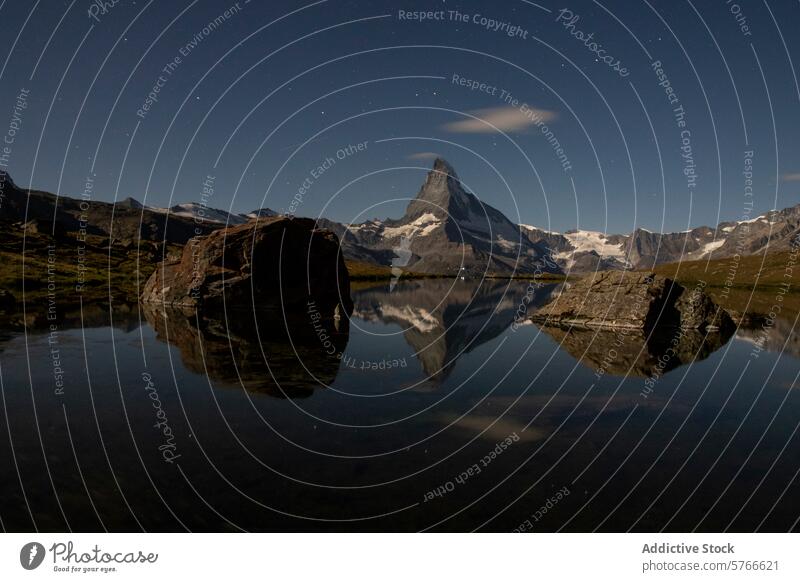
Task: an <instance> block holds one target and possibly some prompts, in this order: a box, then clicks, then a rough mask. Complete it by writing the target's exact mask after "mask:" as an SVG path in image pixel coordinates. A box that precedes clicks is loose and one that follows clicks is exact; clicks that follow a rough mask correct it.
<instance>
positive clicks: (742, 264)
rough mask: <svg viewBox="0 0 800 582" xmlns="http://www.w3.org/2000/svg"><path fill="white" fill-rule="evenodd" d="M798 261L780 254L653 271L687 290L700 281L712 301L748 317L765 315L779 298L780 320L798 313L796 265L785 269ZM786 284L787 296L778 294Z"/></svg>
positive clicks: (799, 270)
mask: <svg viewBox="0 0 800 582" xmlns="http://www.w3.org/2000/svg"><path fill="white" fill-rule="evenodd" d="M798 259H800V257H798V256H796V255H795V256H793V255H791V254H790V253H788V252H782V253H770V254H768V255H766V257H765V256H764V255H763V254H760V255H753V256H748V257H740V258H739V259H738V261H737V260H736V259H734V258H726V259H715V260H712V261H705V260H700V261H688V262H683V263H670V264H667V265H659V266H657V267H656V268H655V269H653V270H654V271H655V272H656V273H659V274H661V275H664V276H667V277H670V278H673V279H675V280H677V281H678V282H679V283H681V284H683V285H684V286H687V287H688V286H693V285H696V284H697V283H698V282H700V281H704V282H705V283H706V285H707V287H706V289H707V291H708V293H709V294H710V295H711V296H712V298H713V299H714V300H715V301H717V302H718V303H719V304H720V305H721V306H722V307H724V308H726V309H729V310H734V311H738V312H744V311H745V308H746V310H747V311H748V312H749V313H768V312H769V311H770V308H771V307H772V306H773V305H775V304H776V302H778V299H777V298H778V297H779V296H780V297H781V300H780V301H779V302H780V303H781V305H782V308H781V316H782V317H784V318H787V317H791V318H794V317H795V316H796V315H797V313H798V312H800V292H799V291H800V287H798V283H800V264H794V268H793V270H787V266H788V267H790V268H791V267H792V266H793V261H795V262H796V261H798ZM762 262H763V265H762ZM784 275H788V277H787V276H784ZM786 283H789V284H790V285H791V286H790V288H789V292H788V293H779V292H778V291H779V290H780V289H781V287H780V286H781V285H782V284H786Z"/></svg>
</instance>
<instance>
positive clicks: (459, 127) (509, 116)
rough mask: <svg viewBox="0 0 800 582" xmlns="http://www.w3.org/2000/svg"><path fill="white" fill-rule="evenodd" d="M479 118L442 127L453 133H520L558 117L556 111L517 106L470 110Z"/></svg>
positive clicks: (470, 112)
mask: <svg viewBox="0 0 800 582" xmlns="http://www.w3.org/2000/svg"><path fill="white" fill-rule="evenodd" d="M468 113H469V114H470V115H474V116H475V117H477V118H478V119H473V118H466V119H461V120H459V121H452V122H450V123H446V124H444V125H443V126H442V129H444V130H445V131H449V132H452V133H496V132H497V131H498V130H500V131H504V132H506V133H520V132H523V131H526V130H528V129H529V128H531V127H532V126H534V125H538V124H542V123H549V122H551V121H553V120H554V119H556V118H557V117H558V114H557V113H556V112H555V111H548V110H547V109H536V108H525V109H524V110H523V109H521V108H517V107H510V106H504V107H489V108H486V109H476V110H474V111H469V112H468Z"/></svg>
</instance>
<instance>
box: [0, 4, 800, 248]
mask: <svg viewBox="0 0 800 582" xmlns="http://www.w3.org/2000/svg"><path fill="white" fill-rule="evenodd" d="M100 4H102V3H99V4H98V3H93V2H89V1H88V0H75V1H73V2H55V1H22V0H6V1H3V2H1V3H0V22H2V27H3V31H4V34H3V37H4V43H3V44H4V49H3V50H4V52H5V56H4V58H3V59H2V65H0V66H2V68H1V69H0V75H1V76H2V85H1V87H2V89H1V91H0V131H2V132H3V133H4V134H5V136H6V138H9V135H10V134H13V135H11V141H12V143H11V144H8V143H6V146H7V148H8V150H7V151H6V155H5V162H6V166H7V169H8V171H9V172H10V174H11V175H12V177H13V178H14V180H15V181H16V182H17V184H19V185H24V186H28V185H30V186H32V187H34V188H38V189H42V190H48V191H51V192H57V193H59V194H62V195H69V196H79V195H80V194H81V192H82V191H83V190H84V188H85V184H86V182H87V177H90V178H91V179H92V180H93V196H94V197H95V199H98V200H105V201H113V200H115V199H122V198H125V197H127V196H133V197H135V198H137V199H139V200H140V201H144V202H145V203H146V204H148V205H152V206H168V205H172V204H176V203H180V202H190V201H200V199H201V192H202V187H203V183H204V181H206V180H207V178H208V177H209V176H211V177H213V182H214V193H213V196H212V197H211V198H210V199H206V202H207V203H208V205H210V206H213V207H217V208H223V209H226V210H233V211H237V212H243V211H250V210H252V209H254V208H258V207H262V206H267V207H270V208H273V209H276V210H283V211H286V210H287V209H288V208H289V207H290V204H291V203H292V199H293V198H294V197H295V195H296V193H297V191H298V188H300V187H301V186H302V185H303V183H304V182H305V183H306V184H307V185H309V182H310V185H309V186H310V187H309V188H307V189H306V190H307V191H306V193H305V194H304V196H303V197H302V201H300V202H299V204H298V207H297V210H296V212H297V214H298V215H304V216H317V215H319V214H322V215H325V216H327V217H330V218H333V219H335V220H339V221H343V222H351V221H352V222H360V221H363V220H366V219H369V218H373V217H380V218H382V217H387V216H392V217H396V216H399V215H400V214H401V213H402V211H403V209H404V208H405V205H406V203H407V200H408V198H410V197H413V196H414V195H415V194H416V192H417V190H418V188H419V185H420V184H421V182H422V180H423V179H424V174H425V172H426V171H427V170H428V169H429V168H430V166H431V164H432V161H433V159H434V158H435V156H436V155H440V156H442V157H444V158H446V159H447V160H449V161H450V162H451V163H452V165H453V166H454V167H455V169H456V171H457V172H458V173H459V175H460V177H461V179H462V181H463V183H464V185H465V186H466V187H467V188H468V189H469V190H471V191H473V192H475V193H476V194H477V195H478V196H479V197H480V198H481V199H483V200H484V201H486V202H488V203H490V204H492V205H494V206H495V207H497V208H499V209H500V210H502V211H503V212H505V213H506V215H507V216H508V217H509V218H511V219H512V220H514V221H518V222H522V223H526V224H533V225H537V226H540V227H542V228H549V229H552V230H557V231H564V230H568V229H571V228H575V227H580V228H584V229H593V230H602V231H607V232H629V231H631V230H632V229H634V228H635V227H643V228H647V229H649V230H652V231H682V230H685V229H688V228H691V227H695V226H699V225H704V224H707V225H716V224H717V222H719V221H720V220H735V219H738V218H740V217H742V215H743V214H747V213H749V212H750V208H749V204H750V203H751V202H752V204H753V213H752V214H751V215H752V216H755V215H756V214H758V213H761V212H765V211H767V210H769V209H772V208H783V207H786V206H790V205H794V204H797V203H800V139H798V134H797V132H798V129H800V89H799V88H798V79H797V73H796V68H795V67H797V66H800V37H798V35H797V29H796V23H797V22H800V3H799V2H797V1H796V0H776V1H769V2H758V1H755V0H753V1H750V0H742V1H741V2H740V4H735V3H733V2H726V1H725V0H713V1H703V2H701V1H699V0H694V1H692V2H689V1H683V0H677V1H675V2H672V1H669V2H668V1H654V0H642V1H641V2H639V1H637V2H628V1H625V2H622V1H617V2H609V1H605V2H602V3H601V2H583V1H571V2H569V3H568V4H564V3H558V4H556V3H552V2H549V1H548V0H542V2H539V3H533V2H528V1H525V0H508V1H503V2H469V1H461V2H451V1H447V2H432V1H430V2H414V1H407V2H389V1H360V2H352V1H337V0H328V1H325V0H322V1H319V2H313V3H307V4H306V3H304V2H299V1H298V2H290V1H272V0H270V1H268V2H259V1H257V0H252V1H250V2H246V1H245V0H241V1H240V2H239V3H234V2H227V1H225V0H218V1H195V2H166V1H162V2H155V1H151V2H146V1H142V0H138V1H136V2H133V1H129V0H118V1H117V2H116V4H113V2H106V6H105V8H102V9H101V8H99V5H100ZM112 4H113V5H112ZM415 11H434V13H433V14H431V15H430V16H433V17H434V18H431V19H428V20H425V21H422V22H420V21H419V20H415V19H413V17H414V14H413V13H414V12H415ZM456 13H458V14H456ZM576 17H577V18H576ZM793 23H794V24H793ZM590 35H591V37H590ZM9 50H10V52H8V51H9ZM658 62H660V67H659V66H657V65H658ZM454 75H456V77H454ZM462 79H463V81H462ZM454 81H455V82H454ZM473 81H474V82H475V83H474V84H472V82H473ZM481 84H483V86H481ZM156 88H157V89H158V92H157V93H153V92H154V90H155V89H156ZM668 89H669V90H670V91H671V93H670V92H668ZM151 93H152V94H153V96H155V98H156V100H153V99H149V98H148V95H149V94H151ZM20 95H21V96H22V99H19V98H18V97H19V96H20ZM670 99H672V101H673V102H672V103H670ZM514 100H516V102H514ZM20 102H23V103H24V105H20ZM15 108H16V113H15ZM9 132H10V133H9ZM358 144H363V145H362V146H361V148H360V149H359V148H358V147H357V146H358ZM557 148H560V150H558V149H557ZM748 152H752V157H751V158H750V157H749V156H750V154H749V153H748ZM326 160H329V161H328V162H327V163H325V162H326ZM330 160H332V162H331V161H330ZM750 162H752V180H753V181H752V187H753V189H752V196H749V195H746V192H745V187H746V186H747V183H746V176H745V175H744V174H743V172H744V171H745V168H748V169H749V168H750V167H751V166H750V165H749V163H750ZM319 166H323V169H322V170H321V171H320V170H318V169H317V168H318V167H319Z"/></svg>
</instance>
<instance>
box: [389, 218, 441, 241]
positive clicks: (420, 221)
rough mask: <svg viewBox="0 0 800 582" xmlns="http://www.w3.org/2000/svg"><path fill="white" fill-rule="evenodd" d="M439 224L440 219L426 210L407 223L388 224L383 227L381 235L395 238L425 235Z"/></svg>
mask: <svg viewBox="0 0 800 582" xmlns="http://www.w3.org/2000/svg"><path fill="white" fill-rule="evenodd" d="M440 224H441V221H440V220H439V219H438V218H436V216H435V215H434V214H431V213H430V212H427V213H425V214H423V215H422V216H420V217H419V218H417V219H416V220H414V221H413V222H409V223H408V224H404V225H403V226H390V227H388V228H384V229H383V236H384V237H386V238H396V237H400V236H405V237H409V236H427V235H429V234H431V233H432V232H433V231H434V230H436V228H437V227H438V226H439V225H440Z"/></svg>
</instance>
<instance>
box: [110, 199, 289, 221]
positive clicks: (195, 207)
mask: <svg viewBox="0 0 800 582" xmlns="http://www.w3.org/2000/svg"><path fill="white" fill-rule="evenodd" d="M116 206H117V207H124V208H132V209H142V208H144V209H146V210H150V211H151V212H157V213H160V214H169V215H170V216H180V217H182V218H191V219H194V220H198V221H202V222H210V223H214V224H220V225H237V224H244V223H245V222H248V221H250V220H252V219H254V218H264V217H268V216H277V214H278V213H277V212H275V211H274V210H271V209H269V208H260V209H258V210H253V211H252V212H248V213H247V214H237V213H233V212H227V211H226V210H220V209H219V208H211V207H210V206H206V205H205V204H201V203H199V202H186V203H184V204H176V205H175V206H171V207H169V208H159V207H155V206H144V205H143V204H142V203H141V202H139V201H138V200H136V199H134V198H130V197H128V198H125V199H124V200H120V201H118V202H117V203H116Z"/></svg>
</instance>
